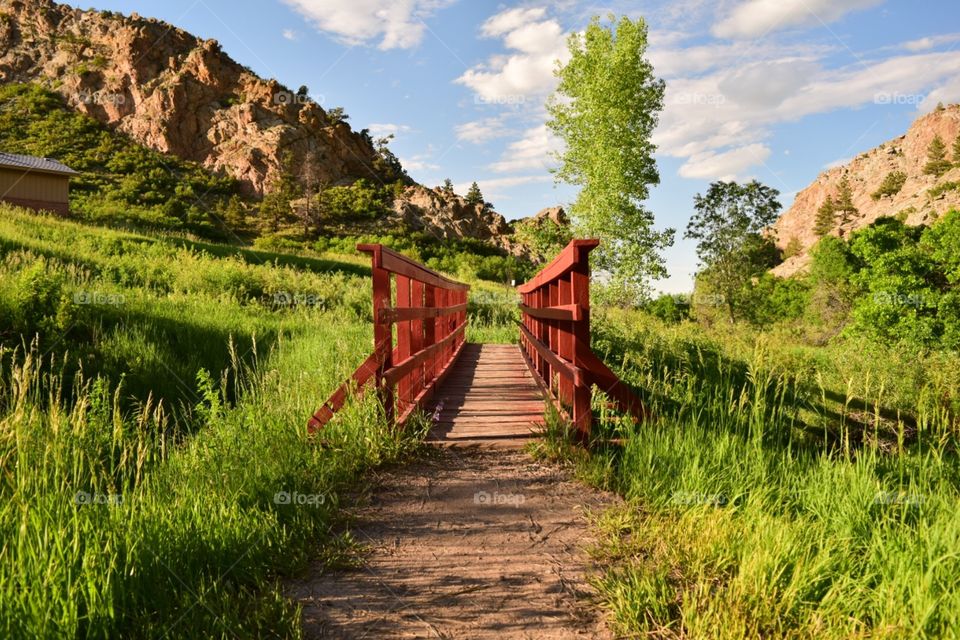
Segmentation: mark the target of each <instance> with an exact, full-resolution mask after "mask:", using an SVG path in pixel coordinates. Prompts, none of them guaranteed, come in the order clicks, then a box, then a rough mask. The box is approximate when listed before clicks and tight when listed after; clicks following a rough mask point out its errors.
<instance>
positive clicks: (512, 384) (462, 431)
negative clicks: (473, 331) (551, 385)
mask: <svg viewBox="0 0 960 640" xmlns="http://www.w3.org/2000/svg"><path fill="white" fill-rule="evenodd" d="M433 397H434V399H433V401H432V403H431V404H430V405H428V406H427V407H426V410H427V415H433V416H434V417H435V419H434V426H433V428H432V429H431V430H430V434H429V436H428V437H427V441H428V442H430V443H433V444H437V445H441V446H478V447H505V448H513V447H521V446H523V445H524V444H526V443H527V442H529V441H531V440H532V439H534V438H536V437H538V436H539V433H540V432H541V431H542V430H543V427H544V419H543V414H544V398H543V394H542V393H541V391H540V387H539V386H538V385H537V383H536V382H535V381H534V379H533V376H532V375H530V371H529V369H527V365H526V363H525V362H524V360H523V355H522V354H521V353H520V348H519V347H518V346H517V345H512V344H482V345H481V344H465V345H464V346H463V353H461V354H460V357H459V358H458V359H457V361H456V363H454V365H453V368H452V369H451V370H450V373H449V375H448V376H447V377H446V379H444V380H443V381H442V382H441V383H440V386H439V387H438V388H437V391H436V393H435V394H434V396H433Z"/></svg>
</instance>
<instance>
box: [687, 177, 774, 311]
mask: <svg viewBox="0 0 960 640" xmlns="http://www.w3.org/2000/svg"><path fill="white" fill-rule="evenodd" d="M779 194H780V192H779V191H777V190H776V189H773V188H770V187H767V186H765V185H763V184H761V183H759V182H757V181H756V180H754V181H752V182H749V183H747V184H745V185H740V184H738V183H736V182H722V181H721V182H714V183H713V184H711V185H710V188H709V189H708V190H707V193H706V195H699V194H697V195H696V196H695V197H694V208H695V210H696V212H695V213H694V214H693V216H692V217H691V219H690V222H689V224H688V225H687V231H686V234H685V237H687V238H691V239H694V240H696V241H697V256H698V258H699V259H700V263H701V265H702V270H701V271H700V272H699V273H698V274H697V279H698V280H700V279H703V280H704V281H706V282H708V283H709V284H710V288H711V289H712V290H714V291H715V292H716V293H719V294H721V295H722V296H723V297H724V303H725V304H726V307H727V311H728V314H729V318H730V321H731V322H733V321H734V320H735V319H736V317H737V313H738V311H739V310H740V307H741V305H742V304H743V303H744V302H745V300H744V294H745V291H746V290H748V289H749V288H750V286H751V281H752V279H753V278H755V277H757V276H759V275H760V274H762V273H763V272H764V271H765V270H767V269H769V268H770V267H772V266H773V263H775V261H776V260H777V257H778V256H777V252H776V249H775V247H774V246H773V242H772V240H771V239H770V238H769V237H768V236H765V235H764V232H765V230H766V229H767V228H768V227H769V226H770V225H771V224H772V223H773V221H774V220H776V218H777V212H779V211H780V209H781V205H780V202H779V201H778V200H777V196H778V195H779Z"/></svg>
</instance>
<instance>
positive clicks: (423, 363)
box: [307, 244, 470, 433]
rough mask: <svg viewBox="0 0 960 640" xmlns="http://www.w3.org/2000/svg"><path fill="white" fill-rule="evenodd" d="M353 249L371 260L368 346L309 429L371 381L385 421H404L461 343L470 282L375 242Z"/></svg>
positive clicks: (323, 422)
mask: <svg viewBox="0 0 960 640" xmlns="http://www.w3.org/2000/svg"><path fill="white" fill-rule="evenodd" d="M357 250H358V251H363V252H365V253H369V254H370V258H371V261H372V276H373V343H374V350H373V353H372V354H370V356H369V357H368V358H367V359H366V360H365V361H364V362H363V364H361V365H360V366H359V367H358V368H357V370H356V371H355V372H354V373H353V375H352V376H350V378H348V379H347V380H346V381H345V382H344V383H343V384H342V385H340V387H339V388H338V389H337V390H336V391H334V393H333V395H331V396H330V398H329V399H328V400H327V401H326V402H324V403H323V405H321V406H320V408H319V409H317V411H316V412H315V413H314V414H313V416H312V417H311V418H310V421H309V422H308V424H307V428H308V430H309V431H310V432H311V433H312V432H314V431H317V430H318V429H321V428H323V426H324V425H326V424H327V423H328V422H330V420H331V419H332V418H333V416H334V414H335V413H336V412H337V411H338V410H339V409H340V408H341V407H342V406H343V405H344V403H345V402H346V400H347V397H348V396H349V395H350V393H352V392H357V393H363V392H364V390H365V389H366V388H367V387H368V386H369V385H368V383H370V382H371V381H372V382H373V386H374V388H375V389H376V390H377V393H378V394H379V396H380V400H381V402H382V403H383V407H384V410H385V412H386V415H387V420H388V421H390V422H391V423H392V422H399V423H400V424H401V425H402V424H403V423H404V422H405V421H406V420H407V418H409V417H410V415H411V414H412V413H413V411H414V410H416V409H417V407H421V406H423V405H424V403H425V402H426V401H427V400H428V399H429V398H430V396H431V395H432V393H433V391H434V389H435V388H436V385H437V384H438V383H439V382H440V380H442V378H443V377H444V376H445V375H446V374H447V372H448V371H449V370H450V366H451V365H452V364H453V362H454V361H455V360H456V359H457V357H458V356H459V355H460V351H461V350H462V349H463V344H464V341H465V336H466V327H467V292H468V291H469V289H470V287H469V285H466V284H463V283H462V282H456V281H454V280H450V279H449V278H447V277H445V276H442V275H440V274H439V273H437V272H436V271H433V270H431V269H428V268H427V267H425V266H423V265H422V264H419V263H418V262H415V261H413V260H411V259H410V258H407V257H406V256H403V255H401V254H399V253H397V252H395V251H392V250H391V249H388V248H387V247H384V246H383V245H381V244H360V245H357ZM394 327H396V331H394ZM394 334H396V343H394Z"/></svg>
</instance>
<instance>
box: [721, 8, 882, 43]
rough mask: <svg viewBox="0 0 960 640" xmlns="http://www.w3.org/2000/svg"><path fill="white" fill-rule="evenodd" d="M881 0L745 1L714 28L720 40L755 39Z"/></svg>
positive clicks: (829, 19)
mask: <svg viewBox="0 0 960 640" xmlns="http://www.w3.org/2000/svg"><path fill="white" fill-rule="evenodd" d="M881 2H883V0H746V1H745V2H742V3H741V4H740V5H738V6H737V7H736V8H735V9H734V10H733V11H732V12H731V13H730V14H729V15H728V16H727V17H726V18H724V19H723V20H721V21H720V22H719V23H717V24H716V25H714V27H713V29H712V31H713V34H714V35H715V36H717V37H719V38H733V39H739V38H757V37H760V36H764V35H766V34H768V33H770V32H773V31H779V30H781V29H789V28H792V27H806V26H811V25H821V24H824V25H825V24H829V23H831V22H834V21H835V20H839V19H840V18H842V17H843V16H844V15H846V14H847V13H849V12H851V11H858V10H861V9H868V8H870V7H873V6H876V5H878V4H880V3H881Z"/></svg>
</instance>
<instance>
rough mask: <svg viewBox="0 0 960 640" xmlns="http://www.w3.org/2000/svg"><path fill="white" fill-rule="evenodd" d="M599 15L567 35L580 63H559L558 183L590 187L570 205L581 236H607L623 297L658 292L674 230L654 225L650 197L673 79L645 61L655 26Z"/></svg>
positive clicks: (603, 256) (605, 256) (555, 110)
mask: <svg viewBox="0 0 960 640" xmlns="http://www.w3.org/2000/svg"><path fill="white" fill-rule="evenodd" d="M610 20H611V23H612V24H611V25H610V26H606V25H602V24H601V23H600V19H599V18H597V17H594V18H593V20H591V21H590V24H589V25H588V26H587V28H586V30H585V31H584V32H583V33H574V34H572V35H571V36H570V38H569V39H568V41H567V45H568V47H569V49H570V60H569V62H567V64H565V65H563V66H560V67H558V69H557V71H556V75H557V77H558V78H559V84H558V86H557V90H556V93H555V95H554V96H552V97H551V99H550V101H549V102H548V105H547V108H548V110H549V113H550V116H551V117H550V120H549V122H548V126H549V127H550V129H551V130H552V131H553V132H554V133H555V134H556V135H558V136H559V137H560V138H561V139H563V141H564V142H565V143H566V145H565V146H566V150H565V151H564V152H562V153H560V154H558V159H559V160H560V166H559V167H558V168H557V169H556V171H555V174H556V177H557V179H558V181H562V182H566V183H569V184H573V185H578V186H580V187H581V189H580V192H579V194H578V195H577V199H576V201H575V202H574V203H573V204H572V206H571V208H570V214H571V217H572V219H573V222H574V230H575V233H576V234H577V235H580V236H587V237H596V238H599V239H600V240H601V241H602V244H601V245H600V247H599V248H598V249H597V250H596V251H594V252H593V254H592V255H593V258H594V263H595V266H596V267H597V268H598V269H600V270H601V271H605V272H607V273H609V274H610V279H609V284H610V290H611V291H612V292H616V293H617V298H618V299H619V300H621V301H626V300H630V298H631V297H632V298H633V299H634V300H636V299H637V298H641V299H642V298H646V297H648V296H649V280H650V279H651V278H661V277H664V276H665V275H666V267H665V264H664V261H663V256H662V255H661V251H662V249H664V248H665V247H668V246H670V245H671V244H672V243H673V236H674V230H673V229H666V230H663V231H658V230H656V229H655V228H654V217H653V214H652V213H651V212H650V211H648V210H647V209H646V208H645V207H644V205H643V201H644V200H646V199H647V197H648V196H649V189H650V185H655V184H658V183H659V181H660V175H659V173H658V172H657V165H656V162H655V161H654V158H653V153H654V151H655V150H656V147H655V145H654V144H653V143H652V142H651V135H652V134H653V130H654V129H655V128H656V126H657V122H658V114H659V112H660V111H661V110H662V108H663V91H664V83H663V81H662V80H659V79H657V78H656V77H655V76H654V72H653V67H652V66H651V64H650V63H649V62H648V61H647V59H646V58H645V54H646V50H647V24H646V22H645V21H644V20H643V19H642V18H639V19H637V20H631V19H629V18H627V17H623V18H620V19H619V20H618V21H616V22H615V23H614V20H615V18H614V16H612V15H611V16H610Z"/></svg>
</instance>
